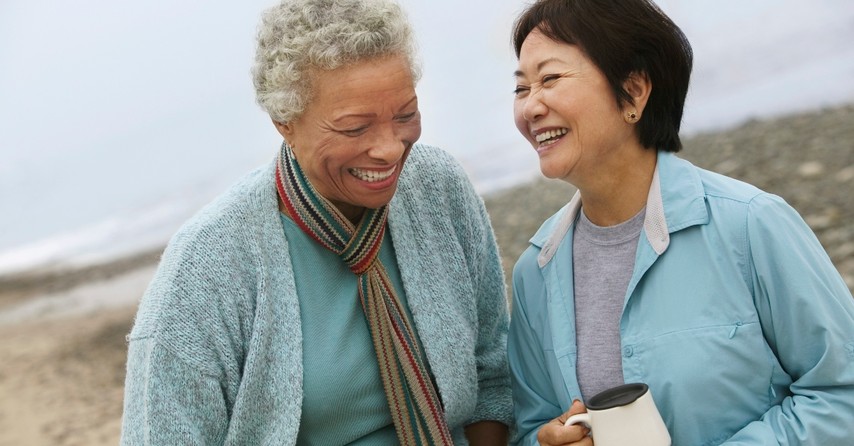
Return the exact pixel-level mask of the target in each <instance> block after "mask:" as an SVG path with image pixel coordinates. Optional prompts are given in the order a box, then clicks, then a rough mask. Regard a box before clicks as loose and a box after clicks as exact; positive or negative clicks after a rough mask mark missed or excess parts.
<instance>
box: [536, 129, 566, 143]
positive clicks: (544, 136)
mask: <svg viewBox="0 0 854 446" xmlns="http://www.w3.org/2000/svg"><path fill="white" fill-rule="evenodd" d="M567 131H568V130H567V129H556V130H548V131H545V132H543V133H540V134H539V135H537V142H539V143H542V142H544V141H547V140H549V139H552V138H557V137H558V136H563V135H566V132H567Z"/></svg>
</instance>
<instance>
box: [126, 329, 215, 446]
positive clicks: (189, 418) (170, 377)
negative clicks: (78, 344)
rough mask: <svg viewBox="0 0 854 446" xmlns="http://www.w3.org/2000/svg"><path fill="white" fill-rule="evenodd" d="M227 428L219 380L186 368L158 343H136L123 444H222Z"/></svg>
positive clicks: (132, 350) (141, 340)
mask: <svg viewBox="0 0 854 446" xmlns="http://www.w3.org/2000/svg"><path fill="white" fill-rule="evenodd" d="M227 429H228V414H227V410H226V404H225V398H224V396H223V390H222V388H221V387H220V383H219V380H217V379H216V378H214V377H211V376H207V375H206V374H204V373H201V372H200V371H199V370H197V369H196V368H194V367H192V366H190V365H189V364H187V363H185V362H184V360H183V359H182V358H180V357H177V356H175V355H174V354H172V353H171V352H170V351H169V350H167V349H166V348H164V347H163V346H161V345H159V344H158V343H157V341H156V340H155V339H154V338H151V337H146V338H137V339H131V341H130V346H129V348H128V375H127V378H126V384H125V401H124V414H123V419H122V436H121V444H122V445H167V444H182V445H218V444H220V445H221V444H223V442H224V441H225V436H226V431H227Z"/></svg>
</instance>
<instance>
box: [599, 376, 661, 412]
mask: <svg viewBox="0 0 854 446" xmlns="http://www.w3.org/2000/svg"><path fill="white" fill-rule="evenodd" d="M647 390H649V386H647V385H646V384H643V383H630V384H623V385H622V386H617V387H612V388H610V389H608V390H603V391H601V392H599V393H597V394H596V395H594V396H593V397H592V398H590V401H588V402H587V404H586V405H587V408H588V409H591V410H605V409H612V408H614V407H621V406H627V405H629V404H631V403H633V402H635V400H637V399H638V398H640V397H642V396H643V394H645V393H646V392H647Z"/></svg>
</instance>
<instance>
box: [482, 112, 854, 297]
mask: <svg viewBox="0 0 854 446" xmlns="http://www.w3.org/2000/svg"><path fill="white" fill-rule="evenodd" d="M683 144H684V149H683V150H682V151H681V152H680V153H679V156H681V157H682V158H685V159H687V160H689V161H691V162H692V163H694V164H695V165H697V166H700V167H703V168H705V169H709V170H712V171H715V172H718V173H721V174H724V175H727V176H730V177H733V178H737V179H740V180H742V181H745V182H748V183H750V184H753V185H754V186H756V187H759V188H760V189H763V190H765V191H767V192H771V193H773V194H776V195H779V196H781V197H783V198H784V199H785V200H786V201H787V202H788V203H789V204H790V205H792V206H793V207H794V208H795V209H796V210H797V211H798V212H799V213H800V214H801V216H802V217H804V220H805V221H806V222H807V223H808V224H809V225H810V227H811V228H812V230H813V231H814V232H815V233H816V235H817V236H818V239H819V241H821V243H822V245H823V246H824V248H825V250H826V251H827V252H828V254H829V255H830V258H831V260H832V261H833V263H834V265H835V266H836V268H837V269H838V270H839V272H840V274H842V277H843V278H844V279H845V281H846V283H847V284H848V288H849V290H852V292H854V198H852V195H854V104H850V105H846V106H842V107H837V108H829V109H824V110H819V111H814V112H810V113H803V114H797V115H791V116H785V117H781V118H777V119H771V120H762V121H758V120H757V121H750V122H747V123H745V124H743V125H741V126H739V127H737V128H734V129H730V130H726V131H721V132H714V133H706V134H700V135H696V136H692V137H690V138H687V139H685V140H684V141H683ZM520 150H524V147H522V146H521V145H520ZM573 192H574V188H573V187H572V186H569V185H568V184H566V183H563V182H561V181H555V180H545V179H541V180H537V181H534V182H532V183H529V184H525V185H522V186H518V187H514V188H511V189H508V190H505V191H501V192H498V193H495V194H492V195H489V196H487V197H485V199H484V201H485V202H486V207H487V209H488V211H489V214H490V216H491V218H492V224H493V227H494V228H495V233H496V237H497V238H498V243H499V245H500V247H501V255H502V261H503V263H504V267H505V270H506V271H508V272H509V271H511V270H512V267H513V264H514V263H515V262H516V259H517V258H518V256H519V254H521V252H522V251H523V250H524V249H525V248H527V246H528V239H529V238H530V237H531V235H533V234H534V232H536V230H537V228H539V226H540V224H541V223H542V222H543V221H544V220H545V219H546V218H548V217H549V216H551V215H552V214H553V213H554V212H556V211H557V210H558V209H560V208H561V207H562V206H563V205H565V204H566V203H567V202H568V201H569V199H570V198H571V197H572V194H573Z"/></svg>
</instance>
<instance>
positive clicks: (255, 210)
mask: <svg viewBox="0 0 854 446" xmlns="http://www.w3.org/2000/svg"><path fill="white" fill-rule="evenodd" d="M275 209H276V198H275V185H274V179H273V170H272V166H269V165H268V166H263V167H260V168H258V169H256V170H254V171H252V172H250V173H249V174H247V175H246V176H244V177H243V178H241V179H239V180H238V181H237V182H236V183H235V184H234V185H232V186H231V187H230V188H229V189H228V190H226V191H225V192H224V193H223V194H221V195H220V196H218V197H217V198H215V199H214V200H213V201H212V202H211V203H209V204H207V205H206V206H205V207H203V208H202V209H201V210H199V212H197V213H196V214H195V215H194V216H193V217H192V218H191V219H190V220H188V221H187V222H186V223H184V225H182V226H181V228H180V229H179V230H178V232H177V233H176V234H175V236H174V237H173V238H172V240H171V241H170V242H169V246H168V247H167V251H166V255H179V256H187V255H191V256H201V257H202V258H207V257H208V256H206V255H205V254H212V255H214V254H215V255H220V254H226V253H231V254H233V253H235V252H239V250H238V251H235V250H234V248H235V247H236V246H235V244H239V243H242V242H245V239H244V237H246V236H247V235H248V234H251V232H252V231H253V230H257V229H261V228H262V227H263V226H264V223H266V222H267V221H269V220H270V219H272V218H273V217H275V216H276V215H277V214H276V213H275V212H274V210H275Z"/></svg>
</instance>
